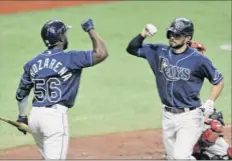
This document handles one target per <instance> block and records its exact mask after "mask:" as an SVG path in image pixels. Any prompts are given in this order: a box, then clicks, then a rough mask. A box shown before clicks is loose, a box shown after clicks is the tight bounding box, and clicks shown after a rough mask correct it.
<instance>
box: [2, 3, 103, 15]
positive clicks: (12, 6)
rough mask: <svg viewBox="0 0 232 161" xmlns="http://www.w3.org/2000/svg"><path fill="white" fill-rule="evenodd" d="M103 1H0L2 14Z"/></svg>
mask: <svg viewBox="0 0 232 161" xmlns="http://www.w3.org/2000/svg"><path fill="white" fill-rule="evenodd" d="M106 1H107V0H101V1H97V0H96V1H95V0H94V1H56V0H52V1H0V14H9V13H19V12H27V11H35V10H42V9H53V8H61V7H68V6H76V5H87V4H98V3H103V2H106Z"/></svg>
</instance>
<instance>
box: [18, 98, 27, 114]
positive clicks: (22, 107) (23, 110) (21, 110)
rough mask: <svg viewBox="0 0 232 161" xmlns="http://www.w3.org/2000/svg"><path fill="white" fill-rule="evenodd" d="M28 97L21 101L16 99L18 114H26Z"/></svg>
mask: <svg viewBox="0 0 232 161" xmlns="http://www.w3.org/2000/svg"><path fill="white" fill-rule="evenodd" d="M27 104H28V97H25V98H24V99H23V100H22V101H21V102H19V101H18V109H19V116H26V115H27Z"/></svg>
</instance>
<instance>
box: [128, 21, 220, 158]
mask: <svg viewBox="0 0 232 161" xmlns="http://www.w3.org/2000/svg"><path fill="white" fill-rule="evenodd" d="M156 31H157V29H156V27H155V26H154V25H151V24H147V25H145V28H144V29H143V31H142V32H141V33H140V34H138V35H137V36H136V37H135V38H133V39H132V40H131V41H130V43H129V45H128V47H127V52H128V53H129V54H131V55H134V56H137V57H141V58H144V59H146V60H147V61H148V63H149V65H150V68H151V69H152V71H153V73H154V76H155V81H156V85H157V88H158V93H159V96H160V99H161V102H162V104H163V116H162V130H163V143H164V147H165V152H166V154H167V159H195V158H194V157H193V156H192V152H193V148H194V145H195V144H196V142H197V140H198V138H199V137H200V135H201V132H202V130H203V125H204V124H203V121H204V120H203V114H204V115H205V116H209V115H211V114H212V113H213V111H214V102H215V101H216V99H217V97H218V96H219V95H220V93H221V91H222V89H223V87H224V81H223V76H222V75H221V73H220V72H219V71H218V70H217V69H216V68H215V67H214V66H213V64H212V62H211V61H210V60H209V59H208V58H207V57H205V56H204V55H202V54H199V53H198V51H197V50H195V49H193V48H191V47H189V46H188V43H189V42H190V41H191V39H192V38H193V34H194V25H193V23H192V22H191V21H190V20H188V19H186V18H177V19H175V20H173V22H172V23H171V25H170V26H169V27H168V29H167V33H166V37H167V39H168V40H169V45H165V44H158V43H157V44H148V43H143V41H144V39H145V38H147V37H152V36H154V35H155V34H156ZM205 78H207V79H208V80H209V81H210V83H211V84H212V90H211V93H210V95H209V97H208V100H207V101H205V103H204V104H202V103H201V100H200V98H199V93H200V90H201V88H202V85H203V82H204V79H205Z"/></svg>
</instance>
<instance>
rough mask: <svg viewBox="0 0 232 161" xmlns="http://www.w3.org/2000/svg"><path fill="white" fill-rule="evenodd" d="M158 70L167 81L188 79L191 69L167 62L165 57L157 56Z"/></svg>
mask: <svg viewBox="0 0 232 161" xmlns="http://www.w3.org/2000/svg"><path fill="white" fill-rule="evenodd" d="M159 71H160V72H161V73H163V75H164V76H165V78H166V79H167V80H169V81H178V80H185V81H187V80H189V78H190V74H191V70H190V69H188V68H184V67H179V66H176V65H171V64H169V61H168V59H167V58H164V57H159Z"/></svg>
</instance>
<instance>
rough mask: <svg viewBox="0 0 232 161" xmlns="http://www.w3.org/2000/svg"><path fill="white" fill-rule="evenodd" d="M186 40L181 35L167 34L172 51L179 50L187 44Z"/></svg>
mask: <svg viewBox="0 0 232 161" xmlns="http://www.w3.org/2000/svg"><path fill="white" fill-rule="evenodd" d="M187 42H188V38H187V37H186V36H184V35H181V34H175V33H173V32H170V33H169V45H170V47H172V48H174V49H179V48H181V47H183V46H184V45H185V44H187Z"/></svg>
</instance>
